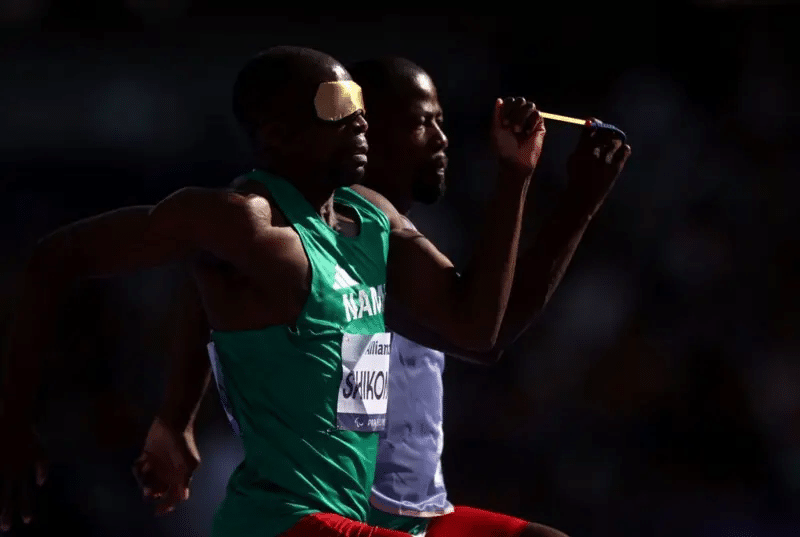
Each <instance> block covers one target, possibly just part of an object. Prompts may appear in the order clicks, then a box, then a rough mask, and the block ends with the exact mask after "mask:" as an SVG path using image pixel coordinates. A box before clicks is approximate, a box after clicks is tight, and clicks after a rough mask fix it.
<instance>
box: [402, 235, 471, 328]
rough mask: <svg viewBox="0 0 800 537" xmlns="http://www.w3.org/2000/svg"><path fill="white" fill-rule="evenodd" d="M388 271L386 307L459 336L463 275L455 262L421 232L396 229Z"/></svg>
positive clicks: (428, 326) (418, 321) (426, 325)
mask: <svg viewBox="0 0 800 537" xmlns="http://www.w3.org/2000/svg"><path fill="white" fill-rule="evenodd" d="M389 240H390V242H389V260H388V264H387V271H386V272H387V273H386V289H387V298H386V309H387V315H388V316H390V317H391V315H392V314H393V312H392V311H391V310H392V309H394V308H399V309H402V310H403V311H402V315H403V316H404V317H408V316H410V317H412V318H414V319H415V320H416V321H417V323H419V324H420V325H422V326H425V327H427V328H429V329H431V330H433V331H435V332H437V333H438V334H440V335H441V336H442V337H443V338H444V339H445V340H453V339H457V337H456V334H457V333H458V332H459V330H458V326H457V324H458V321H459V315H458V312H457V306H458V300H457V298H458V295H459V289H458V287H459V279H460V278H459V275H458V272H457V271H456V268H455V267H454V266H453V263H452V262H451V261H450V260H449V259H448V258H447V257H446V256H445V255H444V254H442V253H441V252H440V251H439V250H438V249H437V248H436V246H434V245H433V243H432V242H430V241H429V240H428V239H426V238H425V237H424V236H423V235H422V234H420V233H419V232H417V231H415V230H413V229H410V228H403V229H396V230H394V231H392V234H391V236H390V239H389Z"/></svg>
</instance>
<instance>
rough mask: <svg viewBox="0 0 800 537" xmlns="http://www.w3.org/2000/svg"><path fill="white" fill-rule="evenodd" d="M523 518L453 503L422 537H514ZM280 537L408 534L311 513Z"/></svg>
mask: <svg viewBox="0 0 800 537" xmlns="http://www.w3.org/2000/svg"><path fill="white" fill-rule="evenodd" d="M527 525H528V522H526V521H525V520H522V519H519V518H514V517H511V516H508V515H501V514H499V513H492V512H491V511H484V510H482V509H474V508H472V507H461V506H456V508H455V510H454V511H453V512H452V513H450V514H447V515H442V516H439V517H435V518H432V519H431V521H430V523H428V529H427V530H426V531H425V537H462V536H467V535H468V536H469V537H516V536H517V535H519V533H520V532H521V531H522V530H523V529H524V528H525V527H526V526H527ZM282 536H283V537H408V533H404V532H402V531H396V530H387V529H385V528H378V527H375V526H368V525H367V524H364V523H363V522H356V521H355V520H350V519H349V518H345V517H343V516H340V515H334V514H331V513H314V514H313V515H308V516H305V517H303V518H301V519H300V521H299V522H298V523H297V524H295V525H294V526H292V527H291V528H290V529H289V530H288V531H286V532H284V533H283V534H282Z"/></svg>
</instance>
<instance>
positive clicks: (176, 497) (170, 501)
mask: <svg viewBox="0 0 800 537" xmlns="http://www.w3.org/2000/svg"><path fill="white" fill-rule="evenodd" d="M182 495H183V492H182V491H179V490H178V487H177V486H174V485H173V486H171V487H169V489H168V490H167V494H166V496H165V497H164V499H162V500H161V502H160V503H159V504H158V505H157V506H156V515H158V516H161V515H165V514H167V513H171V512H172V511H174V510H175V506H176V505H177V504H178V502H179V501H180V497H181V496H182Z"/></svg>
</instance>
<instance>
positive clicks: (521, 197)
mask: <svg viewBox="0 0 800 537" xmlns="http://www.w3.org/2000/svg"><path fill="white" fill-rule="evenodd" d="M522 173H523V172H519V171H516V170H514V169H513V168H510V167H502V168H501V171H500V177H499V178H498V183H497V188H496V190H495V193H494V196H493V198H492V199H491V200H490V202H489V204H488V207H487V212H486V222H485V224H484V230H483V233H482V234H481V237H480V239H479V241H478V243H477V246H476V249H475V251H474V252H473V258H472V261H471V263H470V264H469V265H468V266H467V268H466V270H465V271H464V276H463V277H462V278H460V281H459V282H458V288H457V292H458V298H457V300H456V301H455V303H454V309H453V315H454V316H456V318H457V321H458V324H459V325H460V326H461V327H462V331H463V333H464V334H465V336H466V335H469V339H470V340H472V341H474V343H475V344H474V345H470V348H471V349H472V350H476V351H477V350H485V349H489V348H491V347H493V346H494V343H495V341H496V338H497V335H498V332H499V330H500V325H501V322H502V319H503V315H504V313H505V310H506V307H507V305H508V299H509V295H510V292H511V286H512V283H513V277H514V268H515V264H516V261H517V249H518V245H519V236H520V230H521V226H522V215H523V210H524V204H525V199H526V197H527V193H528V187H529V185H530V175H527V176H526V177H525V178H524V179H523V178H520V175H522Z"/></svg>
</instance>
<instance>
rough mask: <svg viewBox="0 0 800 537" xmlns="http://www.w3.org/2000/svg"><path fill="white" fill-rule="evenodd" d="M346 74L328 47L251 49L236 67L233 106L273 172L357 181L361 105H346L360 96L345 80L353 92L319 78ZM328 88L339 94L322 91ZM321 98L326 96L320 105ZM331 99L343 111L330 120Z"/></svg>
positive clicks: (362, 150) (362, 143)
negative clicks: (358, 107)
mask: <svg viewBox="0 0 800 537" xmlns="http://www.w3.org/2000/svg"><path fill="white" fill-rule="evenodd" d="M349 80H351V78H350V74H349V73H348V72H347V71H346V70H345V68H344V67H343V66H342V65H341V64H340V63H339V62H338V61H336V60H335V59H334V58H332V57H331V56H329V55H327V54H324V53H322V52H318V51H316V50H312V49H308V48H301V47H274V48H271V49H268V50H266V51H264V52H262V53H260V54H258V55H256V56H255V57H254V58H252V59H251V60H250V61H249V62H248V63H247V64H246V65H245V66H244V67H243V68H242V70H241V71H240V72H239V75H238V77H237V79H236V83H235V84H234V87H233V112H234V114H235V115H236V118H237V119H238V121H239V123H240V124H241V125H242V127H243V128H244V129H245V130H246V132H247V134H248V135H249V136H250V139H251V141H252V143H253V146H254V148H255V151H256V154H257V155H258V156H259V157H261V158H263V159H264V160H266V161H267V163H268V164H269V166H270V167H271V168H272V169H273V170H274V171H275V172H276V173H279V174H282V175H285V176H286V177H287V178H289V179H293V180H306V179H313V178H324V179H325V180H327V181H331V182H332V184H333V186H340V185H349V184H353V183H357V182H360V181H361V179H362V178H363V176H364V166H365V164H366V152H367V140H366V137H365V135H364V133H365V132H366V131H367V122H366V120H365V119H364V113H363V110H355V111H352V110H353V109H354V108H355V107H351V108H347V107H346V104H347V103H351V104H352V103H353V102H358V101H359V100H360V94H359V91H360V90H359V88H358V87H357V86H351V87H350V88H349V89H350V90H351V93H352V95H348V94H347V88H346V89H345V90H344V92H345V94H344V96H342V95H341V88H340V87H339V86H337V85H335V84H334V85H331V84H327V85H325V84H323V83H330V82H336V81H349ZM321 85H323V86H324V87H322V89H321ZM331 89H334V93H336V92H337V91H338V92H339V93H338V94H331V92H330V91H326V90H331ZM337 97H338V98H339V99H338V101H337V100H336V98H337ZM343 97H344V98H343ZM349 97H353V98H352V99H348V98H349ZM320 98H322V99H323V101H325V102H322V103H321V104H322V105H323V108H322V110H323V112H320ZM331 103H333V108H334V109H336V105H337V104H338V106H339V109H345V110H347V113H348V115H347V116H346V117H343V118H341V119H338V120H334V119H330V117H329V115H328V114H329V112H330V108H331V106H327V105H329V104H331ZM342 103H344V105H343V104H342ZM321 116H325V119H322V118H321Z"/></svg>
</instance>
